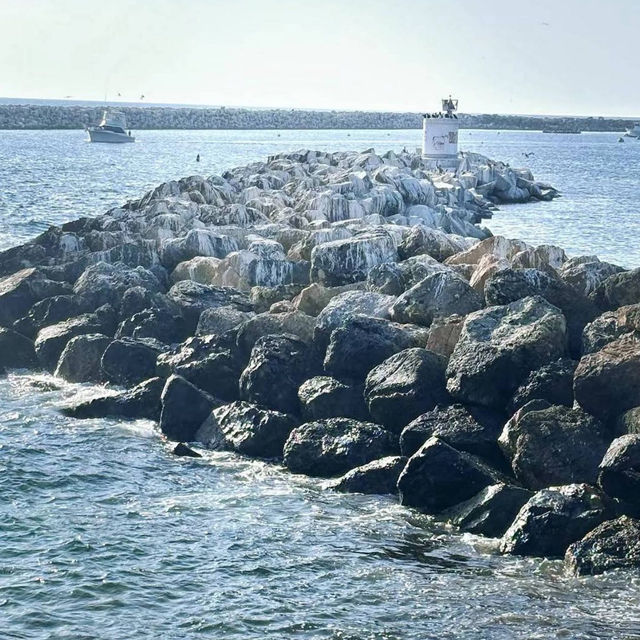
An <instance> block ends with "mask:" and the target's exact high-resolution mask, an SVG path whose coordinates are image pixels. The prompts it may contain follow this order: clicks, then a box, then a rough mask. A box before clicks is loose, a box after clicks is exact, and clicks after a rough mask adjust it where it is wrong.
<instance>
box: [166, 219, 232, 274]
mask: <svg viewBox="0 0 640 640" xmlns="http://www.w3.org/2000/svg"><path fill="white" fill-rule="evenodd" d="M239 248H240V245H239V243H238V240H237V239H236V238H234V237H231V236H228V235H224V234H222V233H219V232H217V231H215V230H213V229H191V230H190V231H189V232H188V233H187V234H186V235H185V236H183V237H182V238H172V239H170V240H166V241H164V242H163V243H162V248H161V250H160V260H161V261H162V264H163V265H164V266H165V267H166V268H167V269H169V271H171V270H173V269H174V268H175V267H176V266H177V265H178V264H179V263H180V262H184V261H186V260H191V258H195V257H196V256H206V257H212V258H224V257H225V256H226V255H227V254H229V253H231V252H232V251H237V250H238V249H239Z"/></svg>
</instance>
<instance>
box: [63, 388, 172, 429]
mask: <svg viewBox="0 0 640 640" xmlns="http://www.w3.org/2000/svg"><path fill="white" fill-rule="evenodd" d="M164 385H165V380H164V379H163V378H150V379H149V380H145V381H144V382H141V383H140V384H139V385H137V386H135V387H133V388H132V389H126V390H125V391H120V392H118V393H115V394H111V395H107V396H99V397H97V398H92V399H91V400H85V401H83V402H80V403H79V404H76V405H73V406H69V407H64V408H63V409H62V413H64V414H65V415H68V416H71V417H72V418H81V419H83V418H105V417H107V416H115V417H118V418H128V419H131V420H136V419H147V420H158V419H159V418H160V410H161V404H160V396H161V394H162V390H163V388H164Z"/></svg>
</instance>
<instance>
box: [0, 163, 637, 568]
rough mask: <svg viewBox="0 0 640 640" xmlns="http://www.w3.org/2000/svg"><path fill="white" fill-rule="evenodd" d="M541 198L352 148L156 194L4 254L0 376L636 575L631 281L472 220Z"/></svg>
mask: <svg viewBox="0 0 640 640" xmlns="http://www.w3.org/2000/svg"><path fill="white" fill-rule="evenodd" d="M555 195H556V192H555V190H554V189H553V188H552V187H550V186H549V185H545V184H540V183H538V182H536V181H535V180H534V178H533V176H532V175H531V174H530V172H528V171H526V170H514V169H512V168H510V167H508V166H506V165H503V164H502V163H499V162H492V161H489V160H488V159H487V158H484V157H483V156H480V155H476V154H465V157H464V158H463V159H461V162H460V165H459V167H458V170H457V171H456V172H455V173H440V172H438V173H432V172H429V171H428V169H427V167H425V166H424V164H423V163H422V160H421V158H420V157H419V156H418V155H415V154H410V153H406V152H403V153H401V154H395V153H393V152H389V153H387V154H385V155H383V156H379V155H377V154H375V153H373V152H372V151H371V150H367V151H365V152H362V153H347V152H340V153H323V152H317V151H299V152H296V153H283V154H278V155H276V156H273V157H271V158H269V160H268V161H267V162H266V163H254V164H252V165H249V166H246V167H238V168H236V169H233V170H230V171H227V172H225V173H224V174H222V175H219V176H210V177H209V178H206V179H205V178H203V177H200V176H191V177H188V178H183V179H181V180H179V181H173V182H168V183H164V184H162V185H160V186H158V187H157V188H156V189H154V190H152V191H149V192H148V193H147V194H145V195H144V196H142V197H141V198H139V199H136V200H133V201H130V202H128V203H126V205H124V206H123V207H119V208H116V209H112V210H110V211H108V212H107V213H106V214H105V215H103V216H100V217H99V218H84V219H80V220H77V221H74V222H71V223H67V224H65V225H63V226H62V227H60V228H57V227H54V228H51V229H50V230H49V231H47V232H46V233H45V234H42V235H41V236H40V237H38V238H36V239H35V240H34V241H32V242H30V243H27V244H25V245H22V246H19V247H15V248H13V249H10V250H8V251H6V252H3V253H2V254H0V273H1V274H2V275H4V276H5V277H4V278H3V279H2V280H0V324H1V325H2V326H3V327H4V328H3V329H2V331H0V366H3V367H5V368H13V367H28V368H29V367H31V368H35V367H41V368H44V369H45V370H49V371H52V372H55V375H57V376H59V377H61V378H64V379H66V380H69V381H72V382H102V383H109V384H110V385H113V386H114V391H115V394H110V395H105V396H102V397H98V398H94V399H92V400H89V401H86V402H80V403H78V404H74V405H72V406H68V407H67V408H66V409H65V411H66V413H67V414H69V415H71V416H75V417H77V418H79V419H81V418H89V417H101V416H107V415H116V416H120V417H122V418H134V417H146V418H150V419H152V420H156V421H157V422H158V426H159V430H160V432H161V433H162V434H163V435H164V437H165V438H166V439H167V440H169V441H174V442H178V443H179V444H178V445H177V446H176V449H175V452H176V454H179V455H185V456H192V457H198V455H199V454H198V452H197V450H194V449H193V448H190V447H189V446H187V445H185V444H183V443H184V442H190V443H199V444H198V445H196V448H197V446H200V447H207V448H210V449H218V450H219V449H222V450H230V451H234V452H236V453H238V454H241V455H245V456H249V457H259V458H265V459H270V460H276V461H282V463H283V464H284V466H285V467H286V468H288V469H289V470H290V471H292V472H295V473H301V474H305V475H309V476H313V477H329V478H335V481H334V486H335V488H336V489H338V490H341V491H357V492H363V493H388V494H395V495H397V496H399V499H400V501H401V503H402V504H403V505H406V506H410V507H414V508H416V509H419V510H421V511H424V512H426V513H429V514H434V515H437V516H438V517H441V518H442V519H444V520H447V521H450V522H453V523H455V524H456V525H457V526H459V527H460V528H461V529H462V530H465V531H471V532H473V533H478V534H484V535H487V536H491V537H495V538H501V542H500V550H501V551H502V552H503V553H505V554H516V555H526V556H537V557H558V556H563V555H565V554H566V563H567V567H568V568H569V569H570V570H571V571H572V572H574V573H599V572H602V571H605V570H607V569H610V568H613V567H630V566H636V565H637V564H638V559H639V553H638V542H637V541H638V530H639V525H638V521H637V520H636V519H635V518H637V516H638V513H639V510H640V505H639V504H638V499H637V496H638V481H637V474H638V467H639V466H640V464H639V453H640V440H639V438H640V437H639V436H638V435H637V432H638V412H637V407H638V406H640V397H639V396H638V388H640V387H639V384H638V382H639V377H640V364H639V363H640V348H639V346H638V345H639V343H638V338H637V333H636V332H637V331H638V318H637V315H638V306H639V304H640V294H639V293H638V292H639V291H640V286H639V285H638V282H639V280H640V272H639V271H638V270H634V271H625V270H624V269H621V268H620V267H618V266H616V265H614V264H609V263H606V262H601V261H599V260H598V259H597V258H595V257H594V256H582V257H578V258H571V259H569V258H568V257H567V256H566V255H565V253H564V251H563V250H562V249H561V248H559V247H555V246H550V245H542V246H538V247H533V246H530V245H527V244H526V243H524V242H521V241H518V240H513V239H506V238H501V237H493V236H491V235H490V234H489V233H488V232H487V231H486V230H485V229H483V228H482V227H481V226H480V225H479V223H480V222H481V221H482V219H483V218H486V217H488V216H490V215H491V213H492V210H493V207H494V206H495V204H498V203H502V202H526V201H528V200H531V199H535V200H543V201H544V200H549V199H551V198H553V197H554V196H555ZM123 388H124V389H123ZM118 389H119V390H118Z"/></svg>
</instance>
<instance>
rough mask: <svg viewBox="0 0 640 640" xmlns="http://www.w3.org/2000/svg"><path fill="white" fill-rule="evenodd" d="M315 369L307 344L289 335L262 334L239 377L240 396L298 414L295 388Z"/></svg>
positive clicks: (278, 409) (296, 390)
mask: <svg viewBox="0 0 640 640" xmlns="http://www.w3.org/2000/svg"><path fill="white" fill-rule="evenodd" d="M313 372H314V363H313V359H312V357H311V353H310V349H309V347H308V346H307V345H306V344H305V343H304V342H303V341H302V340H300V339H299V338H296V337H295V336H289V335H281V336H273V335H268V336H263V337H262V338H259V339H258V340H257V341H256V343H255V345H254V346H253V349H252V351H251V357H250V358H249V363H248V364H247V366H246V368H245V370H244V371H243V372H242V375H241V376H240V397H241V398H242V399H243V400H247V401H249V402H255V403H256V404H261V405H263V406H265V407H268V408H270V409H275V410H276V411H282V412H283V413H291V414H298V413H299V408H300V407H299V402H298V388H299V387H300V385H301V384H302V383H303V382H304V381H305V380H306V379H307V378H309V377H310V376H312V375H313Z"/></svg>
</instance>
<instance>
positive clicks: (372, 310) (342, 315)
mask: <svg viewBox="0 0 640 640" xmlns="http://www.w3.org/2000/svg"><path fill="white" fill-rule="evenodd" d="M394 300H395V298H393V297H392V296H385V295H383V294H381V293H372V292H370V291H347V292H345V293H341V294H339V295H337V296H335V297H334V298H332V299H331V300H330V302H329V303H328V304H327V306H326V307H325V308H324V309H323V310H322V311H321V312H320V314H319V315H318V317H317V318H316V326H315V330H314V338H315V340H316V342H317V343H318V345H319V347H320V348H326V346H327V345H328V344H329V338H330V337H331V334H332V332H333V330H334V329H337V328H338V327H340V326H342V325H343V324H344V323H345V322H346V321H347V320H348V319H349V318H352V317H354V316H356V315H363V316H369V317H372V318H382V319H388V318H389V310H390V308H391V305H392V304H393V301H394Z"/></svg>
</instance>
